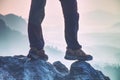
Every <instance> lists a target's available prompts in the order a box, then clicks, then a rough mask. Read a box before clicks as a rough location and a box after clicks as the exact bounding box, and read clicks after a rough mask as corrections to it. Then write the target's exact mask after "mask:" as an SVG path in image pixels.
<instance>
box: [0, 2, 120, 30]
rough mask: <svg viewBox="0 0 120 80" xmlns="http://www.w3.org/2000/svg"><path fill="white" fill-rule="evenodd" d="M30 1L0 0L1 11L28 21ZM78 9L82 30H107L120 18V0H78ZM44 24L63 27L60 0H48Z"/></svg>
mask: <svg viewBox="0 0 120 80" xmlns="http://www.w3.org/2000/svg"><path fill="white" fill-rule="evenodd" d="M30 3H31V0H12V1H11V0H0V13H1V14H8V13H14V14H16V15H19V16H22V17H23V18H25V19H26V21H27V20H28V15H29V8H30ZM78 11H79V13H80V25H81V26H82V27H81V32H95V31H96V32H100V31H106V30H105V29H106V28H107V27H111V26H112V25H114V24H116V23H117V22H119V20H120V17H119V16H120V0H78ZM94 15H96V17H94ZM101 17H102V19H101ZM58 22H59V23H58ZM43 25H44V26H48V25H49V26H52V27H54V26H58V28H59V29H63V28H61V26H63V16H62V10H61V5H60V2H59V0H47V4H46V17H45V20H44V23H43ZM44 28H45V29H48V28H47V27H44Z"/></svg>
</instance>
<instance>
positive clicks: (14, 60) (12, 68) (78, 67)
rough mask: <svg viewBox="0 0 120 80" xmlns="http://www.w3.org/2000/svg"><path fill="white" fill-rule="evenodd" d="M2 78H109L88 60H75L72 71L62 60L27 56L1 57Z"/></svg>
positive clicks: (33, 79)
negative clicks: (51, 60) (51, 61)
mask: <svg viewBox="0 0 120 80" xmlns="http://www.w3.org/2000/svg"><path fill="white" fill-rule="evenodd" d="M0 80H109V78H108V77H106V76H104V75H103V73H102V72H100V71H98V70H95V69H94V68H93V67H92V66H91V65H90V64H89V63H87V62H79V61H77V62H74V63H73V64H72V65H71V69H70V71H69V70H68V68H67V67H66V66H65V65H64V64H62V63H61V62H60V61H56V62H54V63H53V64H51V63H49V62H46V61H43V60H36V61H30V60H29V59H28V58H27V57H26V56H22V55H20V56H13V57H11V56H7V57H0Z"/></svg>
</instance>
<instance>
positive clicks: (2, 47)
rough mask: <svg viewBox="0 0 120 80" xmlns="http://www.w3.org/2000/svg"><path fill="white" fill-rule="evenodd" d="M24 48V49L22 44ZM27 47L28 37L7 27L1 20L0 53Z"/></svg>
mask: <svg viewBox="0 0 120 80" xmlns="http://www.w3.org/2000/svg"><path fill="white" fill-rule="evenodd" d="M23 42H25V43H24V46H23V47H22V44H23ZM26 45H27V37H26V36H24V35H23V34H21V33H20V32H18V31H15V30H12V29H11V28H10V27H8V26H7V24H6V23H5V21H4V20H2V19H0V51H1V55H2V52H4V51H6V50H7V51H8V52H9V50H11V48H16V50H17V47H18V48H20V49H23V48H24V47H26Z"/></svg>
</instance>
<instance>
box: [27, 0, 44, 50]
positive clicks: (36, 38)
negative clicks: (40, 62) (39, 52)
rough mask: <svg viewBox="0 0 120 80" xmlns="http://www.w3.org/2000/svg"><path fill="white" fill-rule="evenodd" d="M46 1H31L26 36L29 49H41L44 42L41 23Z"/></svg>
mask: <svg viewBox="0 0 120 80" xmlns="http://www.w3.org/2000/svg"><path fill="white" fill-rule="evenodd" d="M45 4H46V0H32V3H31V9H30V14H29V22H28V36H29V42H30V47H34V48H37V49H43V47H44V40H43V35H42V28H41V23H42V21H43V19H44V15H45V13H44V7H45Z"/></svg>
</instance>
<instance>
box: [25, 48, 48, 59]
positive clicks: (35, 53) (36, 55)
mask: <svg viewBox="0 0 120 80" xmlns="http://www.w3.org/2000/svg"><path fill="white" fill-rule="evenodd" d="M27 57H28V58H30V59H31V60H37V59H41V60H45V61H47V60H48V56H47V55H46V54H45V51H44V50H38V49H36V48H31V49H30V51H29V54H28V55H27Z"/></svg>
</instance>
